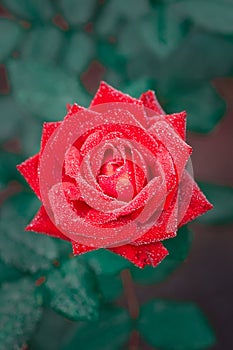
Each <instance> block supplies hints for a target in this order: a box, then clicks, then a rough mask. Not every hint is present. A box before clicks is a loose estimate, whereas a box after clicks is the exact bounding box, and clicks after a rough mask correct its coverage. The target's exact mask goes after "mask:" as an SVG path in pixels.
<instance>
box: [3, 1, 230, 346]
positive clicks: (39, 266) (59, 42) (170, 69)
mask: <svg viewBox="0 0 233 350" xmlns="http://www.w3.org/2000/svg"><path fill="white" fill-rule="evenodd" d="M0 14H1V17H0V63H1V66H0V67H1V71H0V74H2V75H3V77H4V79H3V84H1V86H0V88H1V92H2V93H1V95H0V110H1V128H0V145H1V149H0V172H1V178H0V190H1V194H2V196H3V199H5V197H4V196H5V193H6V194H8V197H9V198H8V199H6V200H5V201H4V205H3V206H2V208H1V212H0V219H1V224H0V227H1V242H0V270H1V271H0V283H1V289H0V300H1V305H0V329H1V334H0V348H1V349H3V350H4V349H6V350H10V349H19V348H21V347H22V346H23V344H25V343H26V342H29V348H30V349H32V350H44V349H45V348H46V349H49V350H57V349H61V350H68V349H69V350H72V349H77V348H78V349H87V350H88V349H92V350H93V349H95V350H97V349H101V350H104V349H113V350H116V349H122V348H123V346H124V345H125V344H126V343H127V341H128V339H129V337H130V333H131V332H132V330H133V329H137V330H139V331H140V332H141V334H142V337H143V338H144V339H146V341H147V342H148V343H150V344H151V345H152V346H156V348H158V349H169V350H172V349H173V350H176V349H203V348H208V347H209V346H211V345H212V344H213V343H214V341H215V339H214V335H213V333H212V331H211V328H210V327H209V326H208V323H207V322H206V319H205V317H204V316H203V315H202V313H201V312H200V311H199V309H198V308H197V306H194V305H193V304H186V303H184V304H181V303H176V302H170V301H164V300H153V301H149V302H148V303H146V304H145V305H143V306H142V308H141V314H140V317H139V319H138V320H137V321H136V320H134V321H132V320H131V319H130V316H129V314H128V312H127V311H126V310H124V309H123V308H122V307H117V308H116V307H115V306H113V304H115V302H116V300H119V297H120V296H121V295H122V292H123V286H122V280H121V277H120V276H121V271H122V270H123V269H126V268H128V269H130V270H131V273H132V276H133V278H134V281H135V283H139V284H152V283H156V282H160V281H162V280H164V279H165V278H167V277H168V276H169V274H170V273H171V272H173V271H174V270H175V268H177V267H178V266H179V265H180V264H181V263H182V262H183V261H184V260H185V259H186V257H187V255H188V251H189V247H190V243H191V236H192V235H191V233H190V232H189V230H188V229H187V228H186V227H185V228H183V229H181V230H180V231H179V233H178V236H177V237H176V238H174V239H172V240H170V241H168V242H166V243H165V244H166V245H167V248H168V249H169V251H170V255H169V257H168V258H167V259H166V260H165V261H163V262H162V263H161V265H160V266H159V267H157V268H156V269H153V268H151V267H147V268H145V269H144V270H139V269H137V268H135V267H134V266H132V265H131V264H130V263H129V262H127V261H126V260H124V259H123V258H120V257H119V256H116V255H114V254H112V253H109V252H106V251H102V250H100V251H98V252H91V253H88V254H86V255H84V256H82V257H79V258H75V259H73V258H72V257H71V256H70V247H69V245H68V244H67V243H66V242H61V241H58V240H56V239H53V238H50V237H45V236H41V235H38V234H36V233H27V232H24V227H25V225H26V224H27V223H28V222H29V220H30V219H31V218H32V216H33V215H34V214H35V212H36V210H37V209H38V207H39V202H38V200H37V199H36V198H35V196H34V195H33V194H32V193H31V192H30V191H29V189H28V187H27V186H26V184H25V182H24V180H23V179H22V177H21V176H19V174H18V173H17V171H16V169H15V165H16V164H19V163H20V162H21V161H22V160H23V159H25V158H26V157H27V156H30V155H32V154H34V153H35V152H37V151H38V149H39V144H40V135H41V128H42V122H43V121H55V120H59V119H62V118H63V116H64V115H65V113H66V110H65V107H66V104H67V103H73V102H77V103H79V104H81V105H84V106H88V104H89V103H90V100H91V95H92V94H93V92H94V91H95V90H96V88H97V86H98V83H99V80H100V79H105V80H106V81H108V82H109V83H110V84H112V85H113V86H115V87H116V88H119V89H121V90H123V91H125V92H127V93H130V94H131V95H133V96H135V97H138V96H139V95H140V94H141V92H142V91H144V90H146V89H154V90H155V91H156V93H157V95H158V98H159V100H160V101H161V103H162V105H163V107H164V108H165V110H167V111H168V112H171V113H172V112H175V111H181V110H184V109H185V110H187V112H188V129H189V130H191V131H194V132H199V133H208V132H210V131H211V130H213V128H214V127H215V126H216V124H217V123H218V122H219V121H220V119H221V118H222V116H223V115H224V111H225V103H224V101H223V100H222V99H221V97H220V96H219V95H218V94H217V92H216V90H215V88H214V81H215V80H214V79H216V78H219V77H228V76H231V74H232V72H233V3H232V1H231V0H150V1H149V0H128V1H126V0H108V1H104V0H102V1H101V0H85V1H81V0H57V1H54V0H43V1H42V0H40V1H33V0H22V1H20V2H19V1H17V0H4V1H2V2H1V4H0ZM4 81H5V82H4ZM16 183H17V184H18V187H17V186H16V187H14V186H15V184H16ZM201 188H203V190H204V192H205V193H206V194H207V197H208V198H209V199H210V201H211V202H212V203H213V204H214V206H215V209H214V210H213V211H212V212H210V213H208V214H207V215H205V216H204V217H202V218H200V219H199V221H200V222H202V223H205V224H219V223H225V222H230V221H231V222H232V219H233V214H232V213H233V210H232V196H233V195H232V188H226V187H223V186H216V185H214V184H201ZM17 191H19V193H16V192H17ZM14 192H15V193H14ZM12 193H14V194H13V195H12ZM226 203H228V205H227V206H226ZM99 309H100V318H99V320H96V319H97V318H98V313H99V312H98V311H99ZM61 315H63V316H65V317H63V316H61ZM68 319H69V320H68ZM90 319H92V322H89V320H90ZM71 320H72V321H71ZM77 321H78V322H77ZM81 321H82V322H81ZM84 321H85V322H84Z"/></svg>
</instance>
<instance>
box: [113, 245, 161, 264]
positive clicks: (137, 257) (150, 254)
mask: <svg viewBox="0 0 233 350" xmlns="http://www.w3.org/2000/svg"><path fill="white" fill-rule="evenodd" d="M109 250H110V251H112V252H113V253H116V254H119V255H121V256H123V257H124V258H126V259H128V260H129V261H131V262H132V263H133V264H135V265H137V266H138V267H140V268H143V267H145V266H146V265H152V266H153V267H155V266H157V265H158V264H159V263H160V262H161V261H162V260H163V259H164V258H165V256H167V254H168V251H167V249H166V248H165V247H164V246H163V245H162V243H160V242H157V243H151V244H147V245H142V246H133V245H131V244H126V245H123V246H120V247H116V248H110V249H109Z"/></svg>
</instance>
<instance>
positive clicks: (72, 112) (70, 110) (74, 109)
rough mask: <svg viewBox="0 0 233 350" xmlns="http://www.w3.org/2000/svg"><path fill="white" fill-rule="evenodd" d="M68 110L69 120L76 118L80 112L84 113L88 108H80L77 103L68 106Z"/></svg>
mask: <svg viewBox="0 0 233 350" xmlns="http://www.w3.org/2000/svg"><path fill="white" fill-rule="evenodd" d="M67 109H68V113H67V115H66V116H65V119H64V120H66V119H68V118H70V117H72V116H74V115H75V114H76V113H78V112H80V111H83V110H85V109H86V108H84V107H82V106H79V105H78V104H77V103H74V104H73V105H72V106H70V105H67Z"/></svg>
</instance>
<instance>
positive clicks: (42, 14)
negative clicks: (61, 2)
mask: <svg viewBox="0 0 233 350" xmlns="http://www.w3.org/2000/svg"><path fill="white" fill-rule="evenodd" d="M2 2H3V4H4V5H5V6H6V8H8V9H9V10H10V11H11V12H13V14H15V15H17V16H19V17H22V18H25V19H29V20H32V19H34V20H38V19H44V20H48V19H50V18H51V17H52V16H53V7H52V5H51V3H50V1H48V0H40V1H31V0H21V1H20V2H19V1H18V0H3V1H2Z"/></svg>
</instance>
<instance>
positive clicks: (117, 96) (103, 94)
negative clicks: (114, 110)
mask: <svg viewBox="0 0 233 350" xmlns="http://www.w3.org/2000/svg"><path fill="white" fill-rule="evenodd" d="M110 102H126V103H133V104H137V105H139V106H140V105H142V102H141V101H140V100H137V99H136V98H133V97H131V96H129V95H127V94H123V92H121V91H118V90H116V89H114V88H113V87H112V86H110V85H108V84H107V83H105V82H104V81H102V82H101V83H100V86H99V89H98V90H97V92H96V94H95V96H94V98H93V100H92V102H91V105H90V107H93V106H95V105H98V104H102V103H110Z"/></svg>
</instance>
